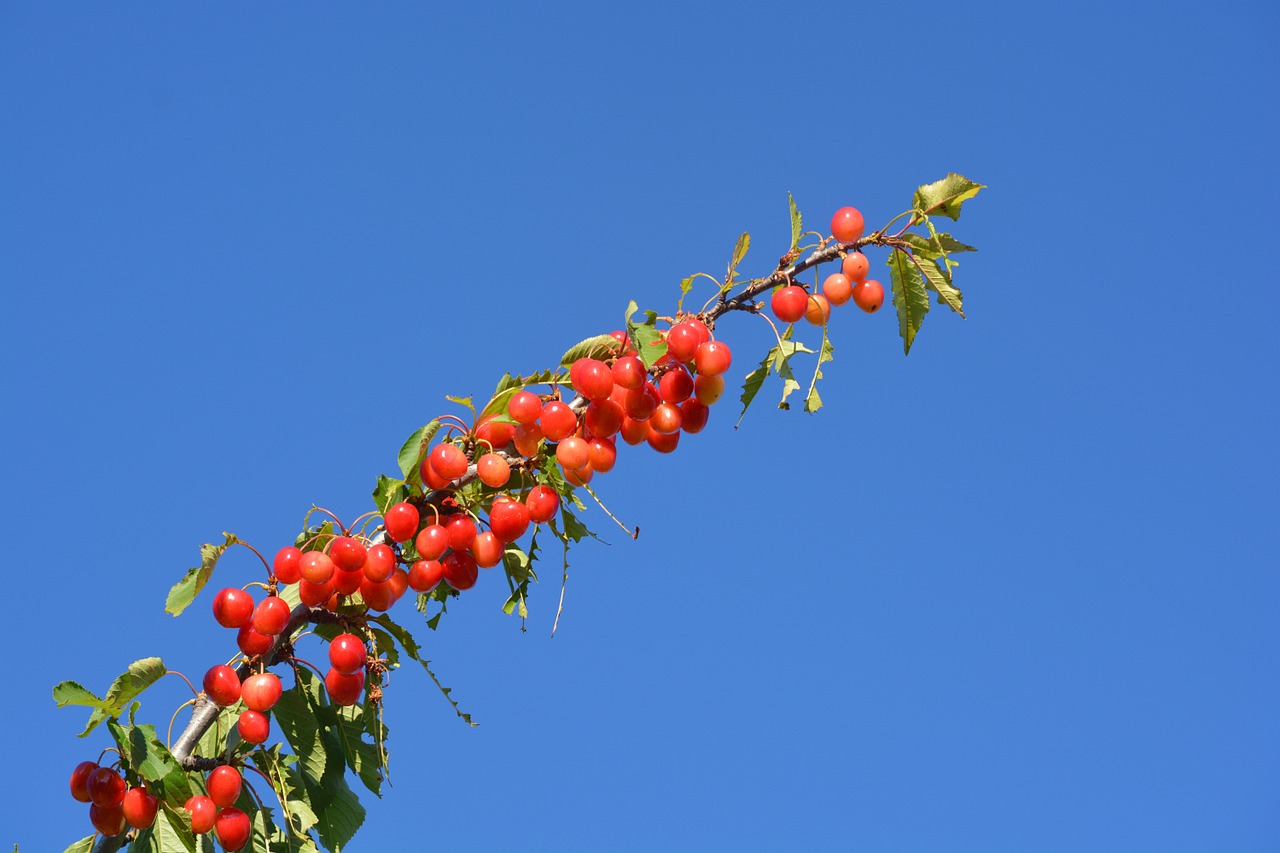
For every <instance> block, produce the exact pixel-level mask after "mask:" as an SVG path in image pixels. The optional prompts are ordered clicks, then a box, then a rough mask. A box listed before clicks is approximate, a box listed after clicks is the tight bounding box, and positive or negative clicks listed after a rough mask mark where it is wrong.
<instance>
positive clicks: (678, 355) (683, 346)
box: [667, 323, 700, 364]
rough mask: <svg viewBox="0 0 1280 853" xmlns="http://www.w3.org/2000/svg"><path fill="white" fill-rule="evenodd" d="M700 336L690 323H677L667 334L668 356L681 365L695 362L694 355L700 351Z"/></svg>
mask: <svg viewBox="0 0 1280 853" xmlns="http://www.w3.org/2000/svg"><path fill="white" fill-rule="evenodd" d="M699 338H700V336H699V334H698V331H697V330H696V329H694V327H693V326H691V325H689V324H688V323H677V324H676V325H674V326H672V327H671V330H670V331H669V332H667V355H669V356H671V358H672V359H673V360H675V361H678V362H680V363H681V364H688V363H689V362H691V361H693V354H694V352H695V351H696V350H697V349H698V344H699V343H700V340H699Z"/></svg>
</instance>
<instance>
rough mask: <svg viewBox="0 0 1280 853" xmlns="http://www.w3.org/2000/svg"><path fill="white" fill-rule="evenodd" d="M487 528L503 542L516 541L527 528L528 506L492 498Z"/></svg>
mask: <svg viewBox="0 0 1280 853" xmlns="http://www.w3.org/2000/svg"><path fill="white" fill-rule="evenodd" d="M597 440H598V439H597ZM489 529H490V530H492V531H493V534H494V535H495V536H497V537H498V538H499V539H501V540H502V541H503V542H514V541H516V540H517V539H519V538H520V537H521V536H523V535H524V533H525V531H526V530H528V529H529V508H528V507H526V506H525V505H524V504H522V503H520V502H519V501H513V500H507V499H496V500H494V502H493V506H491V507H490V508H489Z"/></svg>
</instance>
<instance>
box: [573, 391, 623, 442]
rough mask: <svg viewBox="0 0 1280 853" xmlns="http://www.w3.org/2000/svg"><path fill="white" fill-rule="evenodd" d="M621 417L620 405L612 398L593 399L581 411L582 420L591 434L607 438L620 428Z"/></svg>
mask: <svg viewBox="0 0 1280 853" xmlns="http://www.w3.org/2000/svg"><path fill="white" fill-rule="evenodd" d="M623 417H625V415H624V414H623V412H622V406H620V405H618V404H617V403H615V402H614V401H613V400H595V401H593V402H592V403H591V405H589V406H587V410H586V411H585V412H583V414H582V422H583V424H585V425H586V427H587V431H588V432H590V433H591V434H592V435H595V436H599V437H600V438H608V437H609V436H611V435H615V434H616V433H617V432H618V430H619V429H621V428H622V419H623Z"/></svg>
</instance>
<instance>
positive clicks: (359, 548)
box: [329, 536, 367, 572]
mask: <svg viewBox="0 0 1280 853" xmlns="http://www.w3.org/2000/svg"><path fill="white" fill-rule="evenodd" d="M366 558H367V554H366V552H365V549H364V546H363V545H361V544H360V543H359V542H357V541H356V540H354V539H352V538H351V537H350V536H339V537H337V538H335V539H334V540H333V542H332V543H330V545H329V559H330V560H333V565H334V567H335V568H337V570H338V571H340V572H358V571H360V570H361V569H363V568H364V561H365V559H366Z"/></svg>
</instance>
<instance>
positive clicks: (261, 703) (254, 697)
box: [240, 672, 284, 711]
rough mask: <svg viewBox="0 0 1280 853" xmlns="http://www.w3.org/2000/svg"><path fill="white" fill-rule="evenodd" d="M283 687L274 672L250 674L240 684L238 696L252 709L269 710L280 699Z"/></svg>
mask: <svg viewBox="0 0 1280 853" xmlns="http://www.w3.org/2000/svg"><path fill="white" fill-rule="evenodd" d="M283 692H284V687H283V686H282V685H281V684H280V676H278V675H276V674H275V673H274V672H261V673H258V674H257V675H251V676H249V677H248V678H246V679H245V680H244V682H243V683H242V684H241V685H240V698H241V699H243V700H244V704H245V705H246V706H248V707H249V708H250V709H251V710H254V711H270V710H271V709H272V708H274V707H275V704H276V703H277V702H279V701H280V695H281V694H282V693H283Z"/></svg>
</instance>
